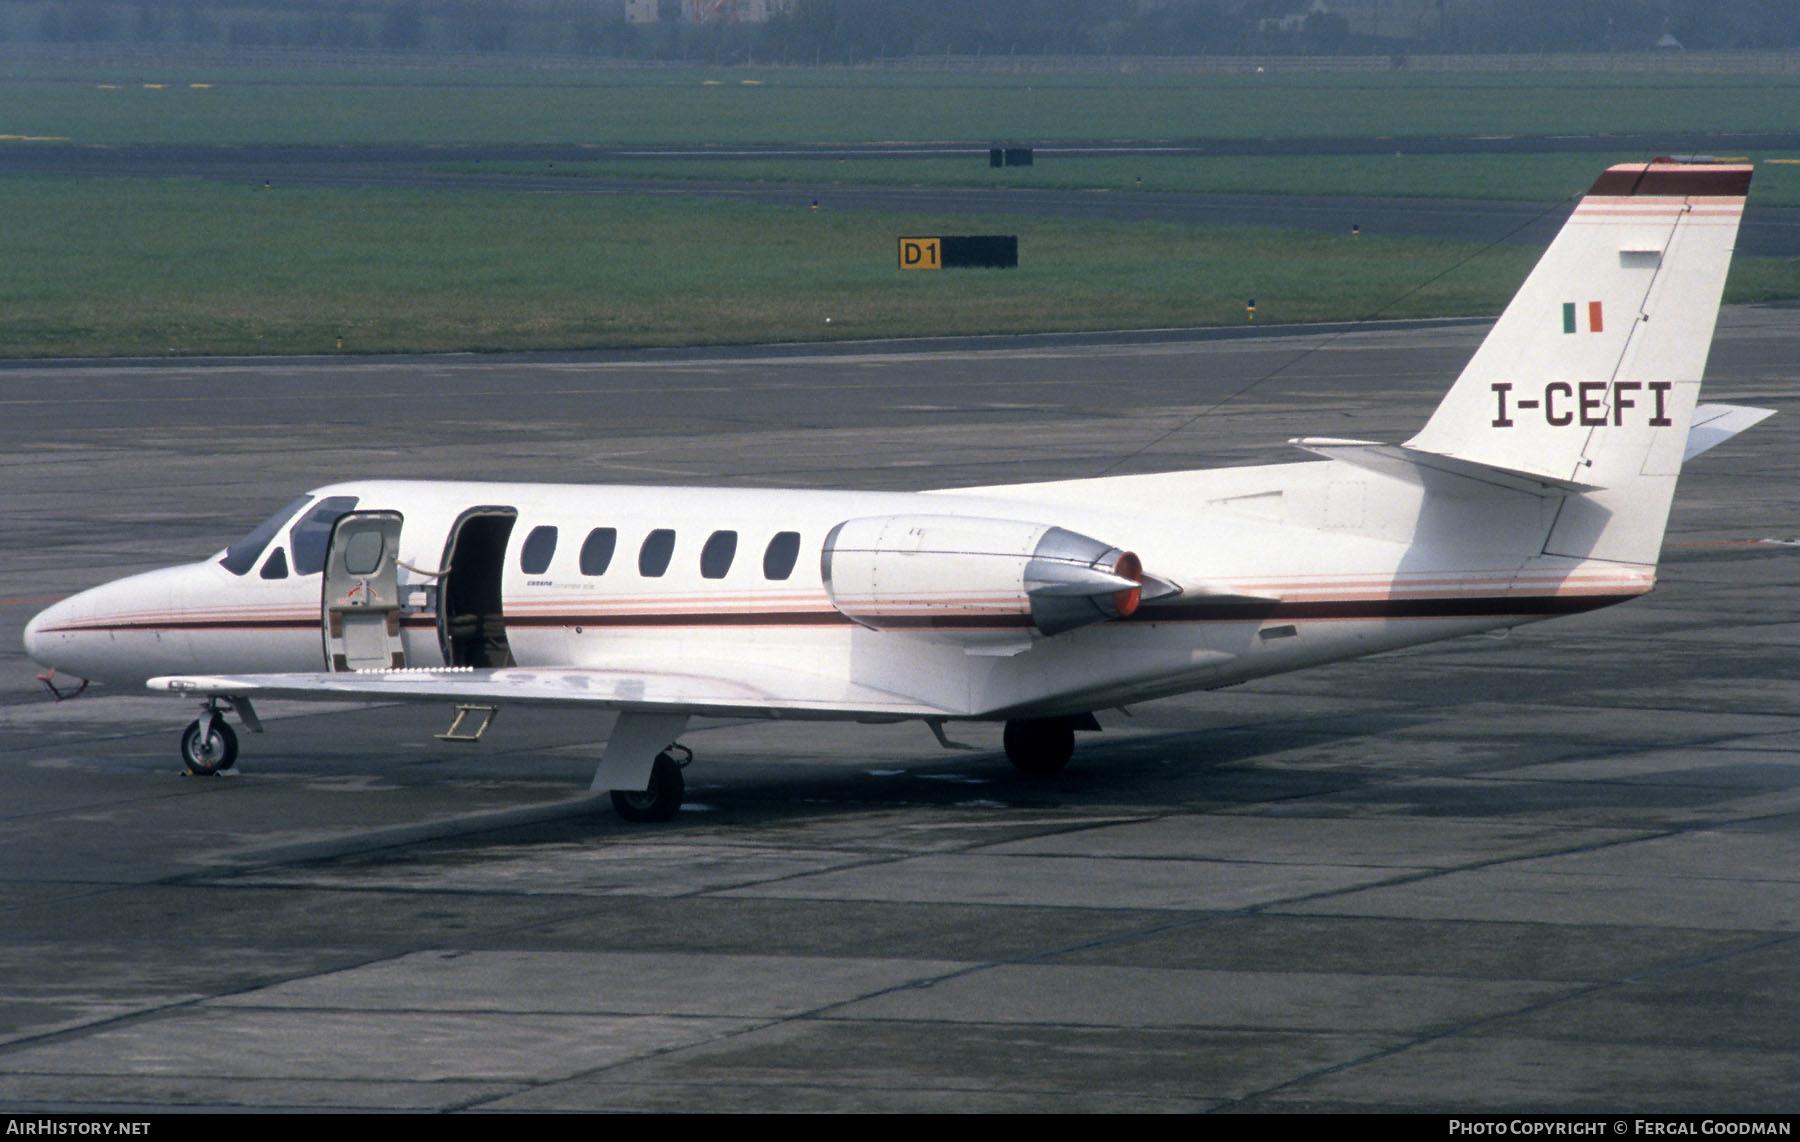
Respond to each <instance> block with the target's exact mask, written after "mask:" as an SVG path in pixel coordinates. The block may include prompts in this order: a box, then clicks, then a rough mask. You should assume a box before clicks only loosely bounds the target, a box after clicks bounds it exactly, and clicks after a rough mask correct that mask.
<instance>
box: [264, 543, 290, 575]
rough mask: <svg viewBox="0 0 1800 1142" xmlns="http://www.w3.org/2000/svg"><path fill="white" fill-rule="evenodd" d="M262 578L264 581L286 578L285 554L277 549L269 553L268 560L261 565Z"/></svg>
mask: <svg viewBox="0 0 1800 1142" xmlns="http://www.w3.org/2000/svg"><path fill="white" fill-rule="evenodd" d="M262 577H263V578H265V579H285V578H287V552H285V551H283V550H282V549H281V548H279V547H277V548H276V549H275V550H274V551H272V552H270V553H269V558H268V560H267V561H266V562H265V563H264V564H263V569H262Z"/></svg>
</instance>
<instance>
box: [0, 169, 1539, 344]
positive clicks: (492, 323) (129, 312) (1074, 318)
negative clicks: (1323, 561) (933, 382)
mask: <svg viewBox="0 0 1800 1142" xmlns="http://www.w3.org/2000/svg"><path fill="white" fill-rule="evenodd" d="M0 211H3V212H4V213H5V216H6V217H7V218H9V219H10V220H11V221H12V223H13V228H14V233H15V240H14V242H13V248H12V249H11V250H10V251H9V254H8V263H9V272H8V273H7V274H5V275H4V277H3V278H0V354H5V355H7V356H42V355H78V354H96V353H97V354H152V355H160V354H190V353H275V352H280V353H288V352H299V353H305V352H324V351H329V350H333V348H334V346H335V344H336V339H337V338H338V337H340V336H341V337H343V338H344V339H345V342H346V346H347V348H349V349H352V350H358V351H376V352H379V351H395V350H411V349H432V350H450V349H472V350H484V349H525V348H551V347H575V346H594V345H621V346H623V345H668V344H707V343H747V342H758V341H790V340H814V339H823V338H859V337H883V336H894V335H924V336H930V335H941V334H957V333H991V332H1014V331H1019V330H1023V329H1032V330H1052V329H1105V328H1147V327H1166V326H1193V325H1211V324H1230V323H1242V322H1244V321H1245V320H1246V313H1245V303H1246V301H1247V300H1248V299H1250V298H1252V297H1254V298H1255V299H1256V301H1257V314H1256V320H1257V321H1258V322H1263V323H1272V322H1293V321H1319V320H1333V319H1347V318H1358V317H1374V316H1380V317H1405V316H1419V315H1425V314H1434V313H1483V312H1493V311H1494V310H1495V309H1496V307H1497V306H1498V305H1499V304H1500V303H1501V302H1502V301H1503V300H1504V298H1505V297H1506V296H1507V295H1508V294H1509V293H1510V292H1511V290H1512V289H1513V288H1514V286H1515V285H1516V283H1517V281H1518V280H1519V279H1520V278H1522V277H1523V275H1524V273H1525V271H1526V269H1528V268H1529V265H1530V263H1531V261H1532V260H1534V257H1535V255H1534V254H1533V252H1532V251H1529V250H1517V249H1507V250H1500V251H1491V252H1489V253H1487V254H1484V255H1482V256H1481V257H1480V258H1479V259H1477V260H1476V261H1475V262H1467V259H1468V258H1469V257H1470V256H1471V254H1473V253H1475V247H1472V246H1463V245H1461V244H1456V243H1434V242H1419V241H1407V240H1398V239H1395V240H1384V239H1378V238H1351V237H1349V236H1348V235H1344V236H1319V235H1304V234H1286V233H1280V232H1273V231H1264V230H1255V229H1241V230H1221V229H1216V228H1210V227H1189V226H1169V225H1129V224H1121V223H1089V222H1074V221H1066V220H1049V219H1028V220H1024V219H1008V218H1004V217H994V218H974V219H971V218H968V217H964V216H958V217H955V218H934V217H930V216H890V215H876V214H865V213H860V212H843V213H838V212H831V211H818V212H814V211H811V210H804V209H784V208H777V207H767V206H748V205H743V204H735V203H720V202H716V201H712V200H700V199H688V200H682V199H675V200H662V199H657V200H650V199H644V200H634V199H616V198H599V199H594V198H562V197H554V196H550V197H546V196H528V195H510V194H492V193H436V192H424V191H382V190H368V191H339V190H275V191H262V190H255V189H250V188H240V187H230V186H220V185H215V184H209V183H201V182H196V181H170V182H142V181H133V182H109V181H88V182H73V181H65V180H18V179H14V180H6V181H0ZM971 227H974V228H978V229H992V230H1000V231H1011V232H1018V233H1020V234H1021V235H1022V237H1021V253H1020V263H1021V264H1020V267H1019V268H1018V269H1017V270H955V271H939V272H936V273H931V272H911V273H908V272H902V271H900V270H899V269H897V268H896V249H895V243H896V237H897V235H899V234H902V233H924V234H929V233H941V232H945V231H952V232H955V231H964V230H968V229H969V228H971ZM1425 282H1430V283H1431V284H1429V285H1427V286H1425V287H1424V288H1418V287H1419V286H1420V284H1421V283H1425ZM826 318H830V319H831V321H830V323H829V324H827V322H826Z"/></svg>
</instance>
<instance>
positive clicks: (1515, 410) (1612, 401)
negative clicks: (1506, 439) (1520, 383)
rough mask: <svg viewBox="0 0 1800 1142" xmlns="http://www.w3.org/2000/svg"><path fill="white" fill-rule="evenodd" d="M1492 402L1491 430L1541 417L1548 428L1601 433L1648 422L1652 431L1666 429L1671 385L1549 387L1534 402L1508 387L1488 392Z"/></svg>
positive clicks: (1503, 383)
mask: <svg viewBox="0 0 1800 1142" xmlns="http://www.w3.org/2000/svg"><path fill="white" fill-rule="evenodd" d="M1488 387H1489V388H1491V389H1493V390H1494V399H1495V401H1497V402H1498V403H1497V405H1496V411H1495V414H1494V421H1493V423H1494V427H1495V428H1511V427H1512V426H1513V424H1514V423H1515V421H1514V419H1513V418H1514V417H1515V416H1518V417H1523V418H1525V419H1527V420H1529V419H1531V418H1533V417H1535V416H1540V415H1541V416H1542V417H1543V418H1544V423H1545V424H1548V425H1550V426H1551V427H1553V428H1562V427H1563V426H1565V425H1579V426H1581V427H1583V428H1601V427H1604V426H1606V425H1609V424H1610V425H1613V426H1614V427H1617V426H1620V425H1623V424H1625V423H1626V421H1627V419H1628V418H1630V419H1634V420H1635V419H1636V418H1639V417H1648V418H1649V420H1648V423H1649V425H1650V427H1652V428H1667V427H1668V426H1669V425H1670V424H1671V423H1673V422H1672V421H1670V420H1669V414H1668V400H1669V390H1670V389H1672V388H1674V387H1675V383H1674V382H1673V381H1550V382H1549V383H1547V384H1545V385H1544V387H1543V389H1542V391H1541V393H1540V394H1539V395H1536V396H1527V395H1525V394H1526V392H1527V391H1529V390H1522V391H1520V392H1518V393H1515V392H1514V391H1513V385H1512V383H1511V382H1509V381H1495V382H1494V383H1493V384H1491V385H1489V386H1488Z"/></svg>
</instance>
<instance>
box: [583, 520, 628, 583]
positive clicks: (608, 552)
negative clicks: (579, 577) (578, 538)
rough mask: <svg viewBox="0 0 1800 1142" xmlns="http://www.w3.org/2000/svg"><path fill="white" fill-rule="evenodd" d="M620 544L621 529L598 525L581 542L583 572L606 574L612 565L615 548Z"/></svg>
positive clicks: (585, 573)
mask: <svg viewBox="0 0 1800 1142" xmlns="http://www.w3.org/2000/svg"><path fill="white" fill-rule="evenodd" d="M618 545H619V529H618V528H616V527H597V528H595V529H594V530H592V531H590V532H588V537H587V538H586V539H585V540H583V541H582V544H581V573H582V574H583V575H604V574H606V569H607V568H608V567H610V566H612V557H613V549H614V548H616V547H617V546H618Z"/></svg>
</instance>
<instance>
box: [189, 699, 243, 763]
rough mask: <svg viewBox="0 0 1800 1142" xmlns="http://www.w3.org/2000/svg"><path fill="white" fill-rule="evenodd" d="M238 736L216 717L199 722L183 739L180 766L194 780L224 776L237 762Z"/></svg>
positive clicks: (194, 724)
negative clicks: (183, 767)
mask: <svg viewBox="0 0 1800 1142" xmlns="http://www.w3.org/2000/svg"><path fill="white" fill-rule="evenodd" d="M237 753H238V741H237V733H236V731H234V730H233V729H232V728H231V727H230V726H229V725H228V724H226V722H225V719H224V718H221V717H219V716H218V715H217V714H214V715H213V716H212V717H210V718H196V719H195V720H194V721H193V722H192V723H190V724H189V726H188V728H187V730H186V732H184V733H183V734H182V735H181V764H182V765H184V766H186V767H187V771H188V772H189V773H191V774H193V775H194V776H195V777H211V776H213V775H214V774H216V773H223V772H225V771H226V770H227V769H230V768H231V767H232V766H233V765H234V764H236V762H237Z"/></svg>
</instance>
